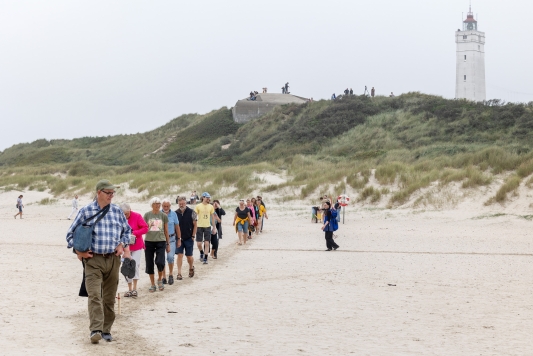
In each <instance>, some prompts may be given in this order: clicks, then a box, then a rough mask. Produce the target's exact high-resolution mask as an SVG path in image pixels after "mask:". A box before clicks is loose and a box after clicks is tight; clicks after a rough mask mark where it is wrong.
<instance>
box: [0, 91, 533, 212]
mask: <svg viewBox="0 0 533 356" xmlns="http://www.w3.org/2000/svg"><path fill="white" fill-rule="evenodd" d="M532 139H533V103H529V104H519V103H502V102H500V101H498V100H493V101H489V102H485V103H471V102H467V101H464V100H447V99H443V98H441V97H436V96H429V95H423V94H420V93H409V94H405V95H401V96H398V97H395V98H386V97H378V98H375V99H374V100H372V99H370V98H367V97H362V96H354V97H346V98H342V99H341V100H337V101H335V102H332V101H325V100H322V101H318V102H313V103H307V104H303V105H292V104H291V105H285V106H282V107H278V108H276V109H275V110H274V111H272V112H271V113H269V114H267V115H265V116H263V117H261V118H259V119H257V120H254V121H252V122H249V123H246V124H244V125H239V124H236V123H234V122H233V121H232V119H231V111H230V110H229V109H227V108H222V109H219V110H215V111H213V112H211V113H208V114H206V115H197V114H188V115H183V116H180V117H178V118H176V119H174V120H172V121H170V122H169V123H168V124H167V125H165V126H163V127H160V128H158V129H156V130H153V131H150V132H147V133H139V134H135V135H119V136H111V137H85V138H80V139H74V140H51V141H47V140H38V141H35V142H32V143H28V144H18V145H15V146H13V147H11V148H9V149H7V150H5V151H3V152H1V153H0V187H4V189H30V190H45V189H50V190H51V192H52V193H53V194H55V195H57V196H62V195H68V194H72V193H73V192H79V193H87V192H90V191H91V190H92V187H93V186H94V184H95V183H96V181H97V180H98V179H99V178H100V177H107V178H109V179H113V180H114V181H117V182H123V183H127V184H128V186H129V188H130V189H133V190H136V191H139V192H141V193H142V195H143V196H146V197H148V196H151V195H165V194H166V195H174V194H176V193H177V192H184V191H189V190H192V189H196V190H208V191H210V192H212V194H215V195H217V196H220V197H238V196H245V195H248V194H251V193H253V192H257V191H261V192H265V193H268V192H278V193H280V194H281V195H283V196H284V197H285V198H284V199H286V200H290V199H313V198H315V197H316V195H317V194H321V193H322V194H323V193H330V194H336V193H338V192H340V191H343V190H344V189H346V188H347V189H349V190H351V191H352V192H354V193H355V194H357V196H356V197H354V198H355V199H356V200H357V201H359V202H364V203H366V204H379V203H383V202H384V201H386V205H387V206H388V207H391V208H392V207H397V206H401V205H403V204H405V203H407V202H409V201H411V200H412V199H413V196H414V195H416V194H419V195H420V194H422V192H425V191H426V190H428V189H430V188H431V187H437V188H439V189H442V188H444V187H447V186H449V185H450V184H459V185H460V187H461V189H465V190H468V189H476V188H478V187H481V186H487V185H490V184H493V183H494V182H495V181H496V180H495V178H496V177H504V181H503V184H501V186H500V187H499V190H498V191H497V193H496V194H495V195H494V196H493V197H490V198H489V199H488V200H487V201H486V202H485V203H486V204H488V205H490V204H502V203H505V202H506V201H507V200H508V199H509V198H510V197H512V196H513V195H514V194H516V191H517V189H518V187H519V186H520V185H521V184H522V185H524V186H525V187H528V188H531V186H532V185H533V178H531V177H530V176H531V174H532V173H533V146H532V145H533V140H532ZM227 145H229V148H227V149H223V147H224V148H226V147H227ZM262 173H263V174H264V173H271V174H276V175H278V176H282V177H285V179H284V181H282V182H277V183H271V182H269V181H268V180H262V179H260V178H259V176H258V175H259V174H262ZM498 181H499V180H498ZM424 194H425V195H424V198H422V195H420V197H419V199H418V200H417V201H419V202H420V201H422V200H423V201H426V202H428V201H429V202H430V201H431V200H432V199H431V197H430V196H429V195H428V193H424ZM449 199H454V197H451V196H450V197H449ZM415 203H416V201H415Z"/></svg>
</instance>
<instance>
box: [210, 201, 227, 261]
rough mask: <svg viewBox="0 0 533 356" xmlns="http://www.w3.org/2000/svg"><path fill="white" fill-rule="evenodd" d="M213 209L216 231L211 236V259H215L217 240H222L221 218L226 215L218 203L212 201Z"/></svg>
mask: <svg viewBox="0 0 533 356" xmlns="http://www.w3.org/2000/svg"><path fill="white" fill-rule="evenodd" d="M213 208H215V215H216V218H217V220H216V224H215V226H216V228H217V231H216V233H215V234H211V258H212V259H215V260H216V259H217V258H218V256H217V252H218V240H219V239H221V238H222V216H223V215H226V212H225V211H224V209H222V207H221V206H220V201H218V200H216V199H215V200H213Z"/></svg>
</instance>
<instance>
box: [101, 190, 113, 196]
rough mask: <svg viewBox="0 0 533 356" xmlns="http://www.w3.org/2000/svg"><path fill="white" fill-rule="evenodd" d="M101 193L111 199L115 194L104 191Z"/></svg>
mask: <svg viewBox="0 0 533 356" xmlns="http://www.w3.org/2000/svg"><path fill="white" fill-rule="evenodd" d="M101 192H102V193H104V194H106V195H107V196H108V197H111V196H113V195H115V192H106V191H104V190H101Z"/></svg>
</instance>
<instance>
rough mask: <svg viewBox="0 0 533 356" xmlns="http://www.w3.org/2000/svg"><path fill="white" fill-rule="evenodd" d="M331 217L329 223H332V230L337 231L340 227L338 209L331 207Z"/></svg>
mask: <svg viewBox="0 0 533 356" xmlns="http://www.w3.org/2000/svg"><path fill="white" fill-rule="evenodd" d="M330 211H331V218H330V219H329V224H330V225H331V230H333V231H337V230H338V229H339V223H338V222H337V214H338V212H337V210H335V209H331V210H330Z"/></svg>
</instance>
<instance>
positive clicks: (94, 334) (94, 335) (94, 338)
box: [91, 330, 102, 344]
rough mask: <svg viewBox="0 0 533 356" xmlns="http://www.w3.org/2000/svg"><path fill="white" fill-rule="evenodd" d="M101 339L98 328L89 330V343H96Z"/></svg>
mask: <svg viewBox="0 0 533 356" xmlns="http://www.w3.org/2000/svg"><path fill="white" fill-rule="evenodd" d="M100 340H102V332H101V331H99V330H95V331H91V344H98V342H99V341H100Z"/></svg>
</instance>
